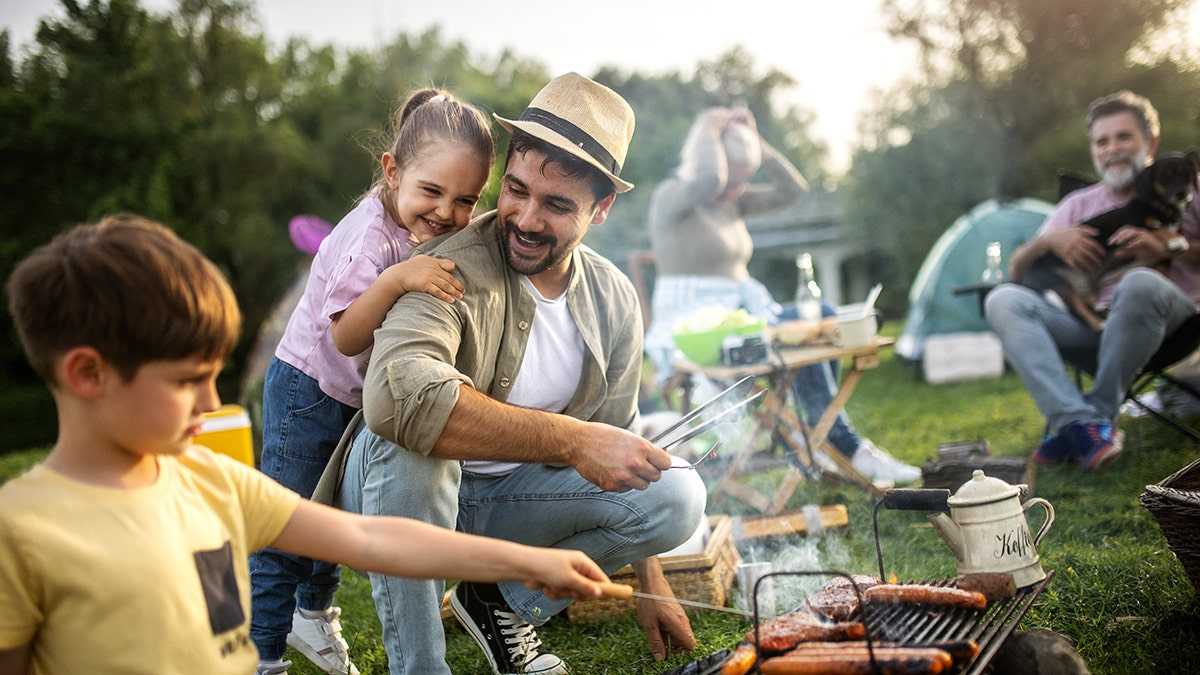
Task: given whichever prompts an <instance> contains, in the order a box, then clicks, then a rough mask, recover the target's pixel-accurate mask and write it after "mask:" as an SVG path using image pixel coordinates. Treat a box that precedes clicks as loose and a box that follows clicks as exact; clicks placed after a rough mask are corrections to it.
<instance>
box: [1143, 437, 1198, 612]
mask: <svg viewBox="0 0 1200 675" xmlns="http://www.w3.org/2000/svg"><path fill="white" fill-rule="evenodd" d="M1138 501H1139V502H1141V504H1142V506H1144V507H1146V508H1147V509H1148V510H1149V511H1150V513H1151V514H1153V515H1154V519H1155V520H1157V521H1158V526H1159V527H1160V528H1161V529H1162V532H1163V536H1165V537H1166V538H1167V544H1168V545H1169V546H1170V547H1171V550H1172V551H1173V552H1174V553H1175V557H1177V558H1179V562H1180V564H1182V565H1183V571H1184V572H1186V573H1187V576H1188V580H1190V581H1191V582H1192V590H1193V591H1197V590H1200V459H1198V460H1196V461H1194V462H1192V463H1191V464H1189V465H1187V466H1186V467H1184V468H1182V469H1180V470H1179V471H1176V472H1175V473H1173V474H1171V475H1170V476H1167V477H1166V478H1164V479H1163V480H1162V481H1161V482H1159V483H1157V484H1155V485H1147V486H1146V491H1145V492H1143V493H1142V496H1141V498H1140V499H1139V500H1138Z"/></svg>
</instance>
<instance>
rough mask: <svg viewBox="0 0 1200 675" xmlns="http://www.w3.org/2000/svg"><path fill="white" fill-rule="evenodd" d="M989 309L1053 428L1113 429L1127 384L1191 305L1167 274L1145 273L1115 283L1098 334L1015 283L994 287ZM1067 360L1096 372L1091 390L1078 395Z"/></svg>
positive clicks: (1010, 356) (1012, 361) (1011, 358)
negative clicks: (1086, 426)
mask: <svg viewBox="0 0 1200 675" xmlns="http://www.w3.org/2000/svg"><path fill="white" fill-rule="evenodd" d="M986 312H987V320H988V323H989V324H990V325H991V327H992V330H994V331H996V335H998V336H999V337H1000V344H1001V345H1002V346H1003V348H1004V357H1005V358H1006V359H1007V360H1008V363H1009V365H1011V366H1012V368H1013V370H1014V371H1016V373H1017V374H1018V375H1020V377H1021V381H1022V382H1024V383H1025V388H1026V389H1027V390H1028V391H1029V395H1030V396H1032V397H1033V401H1034V403H1036V404H1037V407H1038V409H1039V410H1041V412H1042V415H1044V416H1045V417H1046V421H1047V423H1048V424H1049V425H1050V428H1051V429H1053V430H1056V431H1057V430H1060V429H1063V428H1065V427H1066V426H1067V425H1069V424H1071V423H1072V422H1084V423H1099V424H1114V423H1115V421H1116V419H1117V413H1118V412H1119V411H1120V409H1121V403H1122V402H1123V401H1124V400H1125V394H1126V392H1127V391H1128V390H1129V385H1130V384H1132V383H1133V380H1134V378H1135V377H1137V374H1138V373H1139V372H1141V370H1142V368H1143V367H1144V366H1145V365H1146V363H1147V362H1148V361H1149V360H1150V357H1151V356H1152V355H1153V354H1154V352H1155V351H1157V350H1158V348H1159V346H1160V345H1161V344H1162V341H1163V338H1164V337H1166V336H1167V335H1170V334H1171V333H1173V332H1175V330H1177V329H1178V328H1179V327H1180V326H1181V325H1182V324H1183V322H1184V321H1185V320H1186V319H1187V318H1188V317H1189V316H1191V315H1192V314H1194V313H1195V312H1196V306H1195V305H1194V304H1193V303H1192V301H1191V300H1189V299H1188V297H1187V296H1186V295H1184V294H1183V292H1182V291H1181V290H1179V287H1178V286H1176V285H1175V284H1173V283H1172V282H1171V281H1170V280H1168V279H1167V278H1166V277H1164V276H1162V275H1161V274H1159V273H1158V272H1155V271H1153V270H1150V269H1144V268H1143V269H1135V270H1132V271H1130V272H1129V273H1127V274H1126V275H1125V276H1124V277H1123V278H1122V279H1121V281H1120V282H1119V283H1118V284H1117V287H1116V291H1115V293H1114V295H1113V299H1112V302H1111V303H1110V310H1109V314H1108V319H1107V321H1106V323H1105V326H1104V330H1102V331H1101V332H1099V333H1096V332H1093V331H1092V330H1091V329H1089V328H1088V327H1087V326H1085V325H1084V324H1083V322H1081V321H1080V320H1079V319H1077V318H1075V316H1074V315H1073V314H1071V313H1070V312H1067V311H1065V310H1061V309H1058V308H1057V307H1055V306H1053V305H1051V304H1050V303H1048V302H1047V301H1046V300H1045V299H1044V298H1043V297H1042V296H1041V295H1039V294H1038V293H1037V292H1036V291H1033V290H1031V289H1029V288H1026V287H1024V286H1021V285H1018V284H1011V283H1010V284H1001V285H1000V286H997V287H996V288H995V289H994V290H993V291H992V292H991V293H989V294H988V296H987V301H986ZM1067 363H1071V364H1074V365H1076V366H1079V367H1080V368H1083V369H1084V370H1085V371H1087V372H1089V373H1094V374H1095V379H1094V380H1093V382H1092V389H1091V391H1089V392H1087V393H1084V392H1082V391H1080V390H1079V387H1077V386H1076V385H1075V382H1074V380H1073V379H1072V377H1071V375H1070V374H1069V373H1068V372H1067V371H1066V368H1065V365H1066V364H1067Z"/></svg>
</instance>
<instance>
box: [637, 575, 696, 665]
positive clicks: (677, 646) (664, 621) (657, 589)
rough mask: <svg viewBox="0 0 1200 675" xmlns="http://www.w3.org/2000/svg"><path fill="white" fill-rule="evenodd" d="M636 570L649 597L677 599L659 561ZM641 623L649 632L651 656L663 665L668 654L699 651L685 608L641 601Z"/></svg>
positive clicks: (642, 587) (659, 601)
mask: <svg viewBox="0 0 1200 675" xmlns="http://www.w3.org/2000/svg"><path fill="white" fill-rule="evenodd" d="M635 568H636V570H637V573H638V584H639V585H640V586H641V589H642V591H643V592H645V593H650V594H652V595H661V596H665V597H668V598H674V597H675V593H674V592H673V591H672V590H671V585H670V584H668V583H667V579H666V577H664V576H663V572H662V566H661V564H659V562H658V559H657V558H649V559H647V560H644V561H639V562H638V563H637V564H636V565H635ZM637 615H638V623H640V624H641V625H642V629H643V630H645V631H646V638H647V640H648V641H649V643H650V654H651V655H652V656H653V657H654V660H655V661H662V660H663V659H665V658H667V654H680V653H683V652H690V651H692V650H693V649H695V648H696V636H694V635H692V624H691V622H690V621H688V617H687V614H686V613H684V611H683V607H682V606H681V605H679V603H676V602H669V601H666V600H650V599H647V598H638V601H637Z"/></svg>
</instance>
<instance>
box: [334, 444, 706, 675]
mask: <svg viewBox="0 0 1200 675" xmlns="http://www.w3.org/2000/svg"><path fill="white" fill-rule="evenodd" d="M596 451H597V452H603V451H604V449H603V448H597V449H596ZM705 499H706V495H705V491H704V484H703V482H702V481H701V480H700V478H699V476H697V475H696V472H695V471H691V470H687V469H676V470H670V471H666V472H664V473H663V476H662V479H661V480H659V481H658V482H657V483H653V484H652V485H651V486H650V488H649V489H646V490H630V491H629V492H622V493H617V492H597V488H596V486H595V485H592V484H591V483H589V482H587V481H586V480H584V479H583V478H582V477H581V476H580V475H579V473H578V472H576V471H575V470H574V469H572V468H557V467H552V466H547V465H545V464H526V465H523V466H522V467H521V468H519V469H517V470H516V471H514V472H513V473H511V474H509V475H507V476H484V475H478V474H472V473H469V472H464V471H462V470H461V468H460V463H459V462H457V461H451V460H441V459H435V458H431V457H426V456H424V455H421V454H420V453H416V452H409V451H408V450H405V449H404V448H401V447H400V446H398V445H396V444H395V443H392V442H390V441H387V440H385V439H383V438H380V437H379V436H377V435H375V434H374V433H372V432H371V431H370V430H368V429H366V428H365V427H363V426H361V425H360V428H359V430H358V432H357V435H356V436H355V439H354V442H353V444H352V445H351V449H350V454H349V457H348V459H347V462H346V471H345V475H344V476H343V478H342V484H341V488H340V490H339V495H338V499H337V505H338V506H339V507H341V508H343V509H346V510H348V511H354V512H357V513H363V514H367V515H391V516H405V517H409V518H415V519H417V520H422V521H425V522H428V523H433V524H435V525H439V526H441V527H446V528H454V527H456V526H457V529H459V530H461V531H464V532H471V533H474V534H482V535H487V536H491V537H497V538H500V539H507V540H510V541H516V542H520V543H522V544H529V545H534V546H549V547H554V548H567V549H578V550H581V551H583V552H584V553H586V554H588V556H590V557H591V558H592V559H593V560H595V561H596V563H597V564H599V565H600V567H601V568H603V569H604V571H605V572H606V573H612V572H614V571H616V570H618V569H620V568H621V567H623V566H625V565H626V564H628V563H631V562H633V561H635V560H640V559H642V558H647V557H650V556H653V555H656V554H658V553H661V552H663V551H668V550H670V549H672V548H674V547H675V546H678V545H679V544H681V543H683V542H684V541H686V540H687V539H688V537H690V536H691V535H692V534H693V533H694V532H695V530H696V527H697V526H698V525H699V522H700V518H701V517H703V515H704V506H705ZM411 545H412V546H414V547H417V548H421V547H423V546H425V544H423V543H422V542H412V543H411ZM370 578H371V588H372V594H373V596H374V598H375V608H376V610H377V612H378V613H379V619H380V622H381V623H382V625H383V641H384V646H385V647H386V649H387V653H388V667H389V669H390V672H391V673H392V674H393V675H400V674H405V675H417V674H418V673H420V674H421V675H426V674H430V673H434V674H447V675H448V673H449V672H450V671H449V669H448V668H447V667H446V660H445V651H446V643H445V635H444V634H443V632H442V621H441V615H440V607H441V601H442V595H443V593H444V590H445V583H444V582H443V581H440V580H439V581H426V580H416V579H401V578H398V577H389V576H384V575H379V574H371V575H370ZM500 588H501V591H502V592H503V594H504V598H505V600H506V601H507V602H508V604H509V606H510V607H511V608H512V609H513V611H514V612H516V613H517V614H519V615H520V616H521V617H522V618H524V619H525V620H526V621H528V622H529V623H531V624H533V625H535V626H537V625H541V624H543V623H545V622H546V621H547V620H549V619H550V617H551V616H553V615H554V614H556V613H558V612H560V611H562V610H563V609H564V608H566V607H567V605H569V604H570V601H569V600H549V599H547V598H546V596H545V595H543V594H542V593H541V592H540V591H532V590H529V589H527V588H525V587H524V586H523V585H521V584H520V583H515V582H511V583H505V584H501V585H500ZM548 647H549V646H546V647H544V648H543V651H545V652H547V653H553V649H552V648H548Z"/></svg>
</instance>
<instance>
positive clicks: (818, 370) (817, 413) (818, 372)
mask: <svg viewBox="0 0 1200 675" xmlns="http://www.w3.org/2000/svg"><path fill="white" fill-rule="evenodd" d="M835 314H837V310H836V309H834V307H833V305H830V304H829V303H828V302H822V303H821V316H825V317H829V316H833V315H835ZM799 318H800V310H799V308H798V307H797V306H796V303H794V302H793V303H789V304H786V305H784V306H783V311H782V312H780V314H779V320H780V321H791V320H793V319H799ZM841 366H842V362H841V361H840V360H837V359H834V360H833V361H825V362H824V363H814V364H813V365H811V366H805V367H803V368H800V369H799V370H797V371H796V377H795V378H794V379H793V380H792V399H793V400H794V401H796V403H798V404H799V406H800V408H801V410H800V411H799V412H802V413H803V416H804V420H805V421H806V422H807V423H808V424H809V425H810V426H816V424H817V421H818V420H820V419H821V415H823V414H824V413H825V409H826V408H828V407H829V404H830V402H832V401H833V397H834V396H836V395H837V391H838V379H839V377H840V373H841ZM825 440H826V441H828V442H829V444H830V445H832V446H833V447H834V448H836V449H837V451H838V452H840V453H842V454H843V455H845V456H846V457H854V453H855V451H857V450H858V446H859V445H860V444H861V443H862V438H861V437H860V436H859V435H858V432H857V431H855V430H854V427H852V426H851V425H850V418H849V416H847V415H846V410H845V409H842V410H841V411H839V412H838V414H837V417H835V418H834V420H833V426H832V427H830V428H829V434H828V435H827V436H826V437H825Z"/></svg>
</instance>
